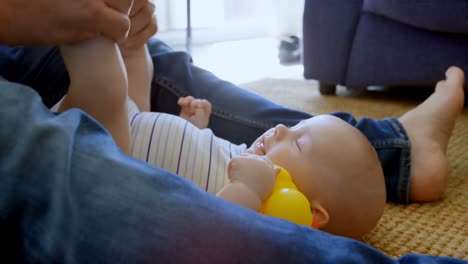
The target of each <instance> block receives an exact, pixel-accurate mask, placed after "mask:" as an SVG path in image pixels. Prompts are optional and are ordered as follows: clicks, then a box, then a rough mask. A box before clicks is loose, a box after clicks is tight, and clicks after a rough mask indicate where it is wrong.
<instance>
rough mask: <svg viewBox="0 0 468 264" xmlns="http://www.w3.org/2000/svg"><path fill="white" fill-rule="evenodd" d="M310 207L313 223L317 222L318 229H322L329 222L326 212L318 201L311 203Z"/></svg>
mask: <svg viewBox="0 0 468 264" xmlns="http://www.w3.org/2000/svg"><path fill="white" fill-rule="evenodd" d="M310 207H311V209H312V212H313V213H314V221H315V222H317V226H318V229H323V228H324V227H325V226H326V225H327V224H328V221H329V220H330V217H329V216H328V212H327V210H325V208H323V206H322V205H321V204H320V203H319V202H318V201H311V202H310Z"/></svg>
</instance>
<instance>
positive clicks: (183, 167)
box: [128, 98, 246, 194]
mask: <svg viewBox="0 0 468 264" xmlns="http://www.w3.org/2000/svg"><path fill="white" fill-rule="evenodd" d="M128 115H129V122H130V131H131V155H132V156H133V157H134V158H137V159H140V160H143V161H146V162H148V163H150V164H153V165H155V166H156V167H159V168H163V169H166V170H168V171H171V172H173V173H175V174H177V175H180V176H182V177H184V178H185V179H187V180H189V181H191V182H192V183H194V184H196V185H197V186H198V187H200V188H202V189H203V190H205V191H207V192H210V193H212V194H215V193H216V192H217V191H219V190H220V189H221V188H222V187H223V186H224V185H226V184H227V183H229V180H228V177H227V165H228V163H229V161H230V160H231V158H232V157H234V156H238V155H240V154H241V153H242V152H243V151H245V150H246V145H245V144H242V145H235V144H232V143H230V142H229V141H227V140H224V139H222V138H218V137H216V136H215V135H214V134H213V131H211V130H210V129H208V128H205V129H199V128H198V127H196V126H194V125H193V124H192V123H190V122H189V121H187V120H185V119H183V118H181V117H179V116H175V115H170V114H165V113H158V112H143V113H141V112H139V110H138V107H137V106H136V105H135V103H134V102H133V101H132V100H131V99H130V98H129V100H128Z"/></svg>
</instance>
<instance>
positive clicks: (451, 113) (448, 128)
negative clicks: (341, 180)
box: [399, 67, 465, 201]
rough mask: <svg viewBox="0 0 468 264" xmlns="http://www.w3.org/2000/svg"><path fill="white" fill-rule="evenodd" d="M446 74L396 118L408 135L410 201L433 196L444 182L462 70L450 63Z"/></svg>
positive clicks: (459, 100) (461, 101)
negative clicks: (428, 94)
mask: <svg viewBox="0 0 468 264" xmlns="http://www.w3.org/2000/svg"><path fill="white" fill-rule="evenodd" d="M446 76H447V79H446V80H444V81H440V82H439V83H438V84H437V86H436V89H435V92H434V93H433V94H432V95H431V96H430V97H429V98H428V99H426V100H425V101H424V102H423V103H422V104H420V105H419V106H418V107H416V108H415V109H413V110H411V111H409V112H407V113H406V114H404V115H403V116H402V117H400V118H399V120H400V122H401V123H402V124H403V126H404V127H405V129H406V131H407V133H408V135H409V137H410V139H411V172H410V173H411V178H410V200H411V201H432V200H436V199H438V198H440V197H441V195H442V193H443V191H444V189H445V186H446V184H447V177H448V160H447V146H448V142H449V139H450V137H451V135H452V131H453V128H454V125H455V121H456V119H457V117H458V115H459V114H460V112H461V111H462V109H463V106H464V101H465V99H464V98H465V97H464V90H463V85H464V74H463V72H462V71H461V70H460V69H458V68H456V67H451V68H449V69H448V70H447V73H446Z"/></svg>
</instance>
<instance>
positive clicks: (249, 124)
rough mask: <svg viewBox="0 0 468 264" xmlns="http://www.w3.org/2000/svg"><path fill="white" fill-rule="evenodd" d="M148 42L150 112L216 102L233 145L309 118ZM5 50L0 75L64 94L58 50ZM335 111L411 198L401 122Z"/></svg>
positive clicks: (395, 190) (219, 126) (400, 192)
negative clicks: (186, 99) (185, 101)
mask: <svg viewBox="0 0 468 264" xmlns="http://www.w3.org/2000/svg"><path fill="white" fill-rule="evenodd" d="M148 46H149V51H150V54H151V57H152V59H153V63H154V78H153V82H152V95H151V103H152V111H160V112H165V113H171V114H175V115H179V112H180V107H179V105H178V104H177V100H178V98H179V97H181V96H188V95H191V96H194V97H196V98H204V99H207V100H209V101H210V102H211V103H212V116H211V120H210V128H211V129H212V130H213V131H214V132H215V134H216V135H217V136H219V137H222V138H225V139H227V140H230V141H232V142H234V143H247V144H250V143H251V142H253V141H254V140H255V139H256V138H257V137H258V136H260V135H261V134H262V133H263V132H264V131H266V130H267V129H269V128H271V127H273V126H275V125H276V124H278V123H282V124H286V125H291V126H292V125H295V124H297V123H298V122H299V121H300V120H303V119H306V118H309V117H311V115H310V114H307V113H304V112H300V111H296V110H293V109H290V108H286V107H284V106H281V105H278V104H275V103H273V102H271V101H270V100H268V99H266V98H263V97H261V96H258V95H255V94H253V93H251V92H248V91H246V90H244V89H242V88H240V87H238V86H236V85H234V84H232V83H229V82H227V81H223V80H221V79H219V78H217V77H216V76H214V75H213V74H211V73H210V72H208V71H206V70H203V69H201V68H198V67H196V66H195V65H193V64H192V61H191V58H190V56H189V55H188V54H187V53H185V52H177V51H173V50H172V49H171V48H170V47H168V46H167V45H166V44H165V43H163V42H161V41H160V40H158V39H156V38H153V39H151V40H150V41H149V45H148ZM5 49H6V50H7V51H8V52H7V53H8V54H14V55H15V56H11V58H10V60H9V61H10V62H9V63H7V65H4V67H3V69H2V67H0V75H1V74H2V73H5V72H6V73H7V76H5V77H6V78H7V79H9V80H11V81H15V82H19V83H23V84H26V85H29V86H32V87H33V88H34V89H35V90H36V91H38V93H39V94H40V95H41V97H42V99H43V101H44V103H45V104H46V105H47V106H49V107H51V106H53V105H54V104H55V103H56V102H57V101H58V100H60V98H61V96H63V95H64V94H65V93H66V90H67V88H68V85H69V78H68V74H67V71H66V69H65V65H64V64H63V61H62V59H61V57H60V52H59V50H58V49H57V48H24V47H23V48H14V49H11V48H7V47H2V46H0V55H1V54H2V53H1V51H2V50H5ZM0 66H1V65H0ZM5 66H7V67H5ZM12 69H13V70H12ZM334 115H336V116H338V117H340V118H342V119H344V120H346V121H347V122H349V123H350V124H352V125H354V126H356V127H357V128H358V129H359V130H361V131H362V132H363V133H364V134H365V135H366V136H367V137H368V138H369V140H370V142H371V143H372V144H373V145H374V147H376V149H377V152H378V155H379V159H380V161H381V162H382V166H383V169H384V174H385V177H386V186H387V195H388V200H390V201H397V202H407V199H405V197H408V194H407V190H408V185H407V183H408V182H409V181H408V178H409V174H408V173H409V168H408V166H409V163H410V161H409V155H410V154H409V145H410V143H409V140H408V138H407V136H406V133H405V132H404V130H403V132H400V131H399V127H398V124H397V126H395V125H394V124H393V122H391V123H389V122H387V121H376V120H373V119H366V120H360V121H359V122H356V120H355V119H354V117H353V116H352V115H350V114H348V113H334ZM392 121H394V120H392ZM395 142H396V143H395ZM386 143H388V144H386ZM402 164H403V165H402Z"/></svg>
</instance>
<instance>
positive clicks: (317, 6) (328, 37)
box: [303, 0, 363, 84]
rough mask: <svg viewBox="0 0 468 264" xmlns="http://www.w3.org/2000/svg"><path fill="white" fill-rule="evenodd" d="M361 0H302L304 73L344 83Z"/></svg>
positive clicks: (311, 76) (313, 77)
mask: <svg viewBox="0 0 468 264" xmlns="http://www.w3.org/2000/svg"><path fill="white" fill-rule="evenodd" d="M362 4H363V3H362V0H325V1H324V0H306V1H305V7H304V17H303V31H304V32H303V34H304V36H303V38H304V46H303V49H304V52H303V54H304V57H303V60H304V77H305V78H307V79H320V80H321V81H323V82H330V83H334V84H341V83H344V81H345V80H346V72H347V69H346V67H347V65H348V58H349V54H350V50H351V47H352V42H353V36H354V33H355V30H356V28H357V24H358V23H359V18H360V15H361V10H362Z"/></svg>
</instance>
